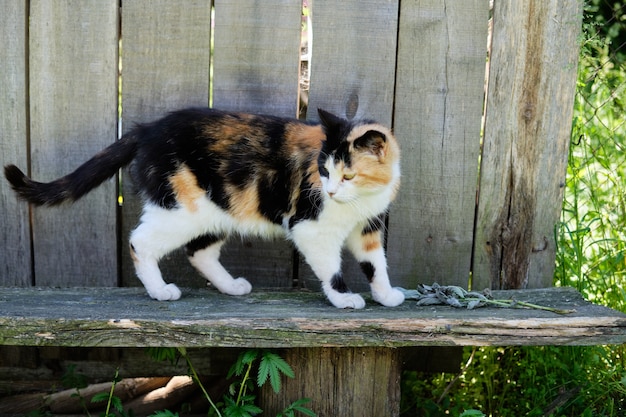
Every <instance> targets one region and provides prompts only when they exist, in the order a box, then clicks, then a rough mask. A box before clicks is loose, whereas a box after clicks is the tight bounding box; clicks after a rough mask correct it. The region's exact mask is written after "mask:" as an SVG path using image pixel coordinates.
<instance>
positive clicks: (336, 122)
mask: <svg viewBox="0 0 626 417" xmlns="http://www.w3.org/2000/svg"><path fill="white" fill-rule="evenodd" d="M317 114H318V115H319V116H320V122H322V126H324V127H325V128H326V130H327V131H336V130H338V129H339V128H340V127H341V126H343V125H345V124H346V120H344V119H342V118H341V117H338V116H335V115H334V114H332V113H329V112H327V111H326V110H323V109H319V108H318V109H317Z"/></svg>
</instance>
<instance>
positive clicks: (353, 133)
mask: <svg viewBox="0 0 626 417" xmlns="http://www.w3.org/2000/svg"><path fill="white" fill-rule="evenodd" d="M318 113H319V116H320V121H321V123H322V127H323V129H324V133H325V134H326V140H325V141H324V143H323V145H322V151H321V152H320V155H319V157H318V161H317V162H318V169H319V173H320V177H321V181H322V187H323V189H324V192H325V193H326V194H327V195H328V196H329V197H330V198H332V199H333V200H335V201H337V202H340V203H346V202H354V201H357V200H358V199H359V198H362V197H364V196H371V195H376V194H381V193H388V192H391V194H390V195H389V198H390V199H393V198H394V197H395V194H396V192H397V189H398V186H399V184H400V149H399V146H398V142H397V141H396V139H395V137H394V136H393V134H392V133H391V130H389V129H388V128H386V127H385V126H382V125H380V124H378V123H376V122H373V121H369V120H363V121H356V122H354V121H348V120H346V119H342V118H340V117H337V116H335V115H333V114H331V113H328V112H326V111H324V110H321V109H318Z"/></svg>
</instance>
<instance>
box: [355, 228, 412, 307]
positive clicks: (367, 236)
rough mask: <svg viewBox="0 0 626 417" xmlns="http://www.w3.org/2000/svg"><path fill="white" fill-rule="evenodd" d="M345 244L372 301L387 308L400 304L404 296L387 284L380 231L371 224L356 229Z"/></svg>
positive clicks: (385, 263) (387, 278)
mask: <svg viewBox="0 0 626 417" xmlns="http://www.w3.org/2000/svg"><path fill="white" fill-rule="evenodd" d="M374 224H375V223H374ZM346 244H347V246H348V249H349V250H350V251H351V252H352V254H353V255H354V257H355V258H356V260H357V261H358V262H359V264H360V265H361V269H362V270H363V273H364V274H365V276H366V277H367V279H368V281H369V283H370V288H371V290H372V298H373V299H374V301H377V302H378V303H380V304H382V305H384V306H387V307H395V306H398V305H400V304H402V303H403V302H404V294H403V293H402V292H401V291H400V290H398V289H397V288H393V287H392V286H391V284H390V282H389V275H388V274H387V258H386V257H385V250H384V248H383V238H382V229H377V228H376V227H374V228H373V226H372V224H370V225H368V226H367V227H365V228H357V229H355V230H354V231H352V233H351V234H350V236H348V239H347V241H346Z"/></svg>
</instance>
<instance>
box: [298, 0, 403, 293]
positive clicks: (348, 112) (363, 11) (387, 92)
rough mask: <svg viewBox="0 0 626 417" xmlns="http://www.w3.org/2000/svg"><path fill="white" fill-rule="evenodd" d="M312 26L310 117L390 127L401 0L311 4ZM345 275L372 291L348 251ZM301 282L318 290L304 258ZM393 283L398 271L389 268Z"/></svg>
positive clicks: (360, 288)
mask: <svg viewBox="0 0 626 417" xmlns="http://www.w3.org/2000/svg"><path fill="white" fill-rule="evenodd" d="M309 7H310V10H311V15H312V17H311V21H312V30H313V45H312V57H311V84H310V92H309V107H308V114H307V118H308V119H309V120H318V115H317V109H318V108H322V109H325V110H328V111H330V112H332V113H335V114H337V115H338V116H341V117H344V118H347V119H361V118H367V119H374V120H377V121H378V122H380V123H382V124H385V125H387V126H391V120H392V113H393V99H394V96H393V91H394V73H395V65H396V60H395V55H396V39H397V26H398V1H394V0H387V1H379V0H366V1H363V0H349V1H342V2H334V1H329V0H315V1H314V2H309ZM343 259H344V262H343V274H344V277H345V278H346V281H347V284H348V285H349V286H350V288H351V289H352V290H353V291H368V290H369V285H368V283H367V280H366V279H365V278H364V276H363V273H362V272H361V268H360V267H359V265H358V263H357V262H356V261H355V260H354V258H353V257H352V256H351V254H349V253H348V252H347V251H346V253H345V256H344V257H343ZM301 265H302V267H301V268H300V270H301V271H302V273H301V275H302V277H301V278H302V279H301V282H302V285H304V286H307V287H310V288H313V289H318V288H319V283H318V282H317V278H315V276H314V275H313V272H312V271H311V270H310V268H309V267H308V265H305V264H304V262H301ZM390 276H391V279H392V283H395V280H394V278H396V277H397V274H396V273H395V271H394V270H393V269H392V270H390Z"/></svg>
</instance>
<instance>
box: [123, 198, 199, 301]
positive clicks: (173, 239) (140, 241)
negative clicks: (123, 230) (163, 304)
mask: <svg viewBox="0 0 626 417" xmlns="http://www.w3.org/2000/svg"><path fill="white" fill-rule="evenodd" d="M200 220H201V219H200ZM200 220H199V219H198V214H197V213H192V212H189V211H186V210H185V209H180V208H177V209H167V208H163V207H159V206H156V205H152V204H148V205H146V206H145V207H144V210H143V214H142V215H141V220H140V222H139V225H138V226H137V227H136V228H135V230H133V231H132V232H131V235H130V251H131V257H132V259H133V262H134V264H135V272H136V273H137V277H138V278H139V279H140V280H141V282H142V284H143V285H144V287H145V288H146V291H147V292H148V295H150V297H152V298H154V299H155V300H159V301H167V300H178V299H179V298H180V296H181V292H180V289H178V287H177V286H176V285H174V284H168V283H166V282H165V281H164V280H163V277H162V275H161V271H160V269H159V260H160V259H161V258H162V257H163V256H165V255H167V254H168V253H170V252H172V251H173V250H175V249H177V248H179V247H181V246H183V245H184V244H186V243H188V242H189V241H190V240H192V239H193V238H194V236H197V235H198V224H201V221H200Z"/></svg>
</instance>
